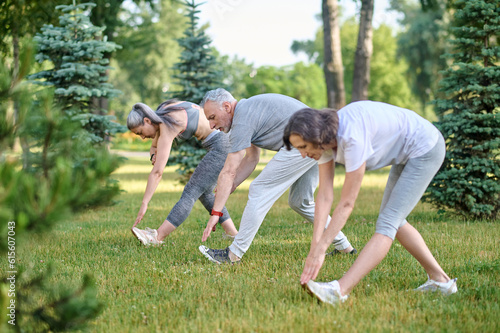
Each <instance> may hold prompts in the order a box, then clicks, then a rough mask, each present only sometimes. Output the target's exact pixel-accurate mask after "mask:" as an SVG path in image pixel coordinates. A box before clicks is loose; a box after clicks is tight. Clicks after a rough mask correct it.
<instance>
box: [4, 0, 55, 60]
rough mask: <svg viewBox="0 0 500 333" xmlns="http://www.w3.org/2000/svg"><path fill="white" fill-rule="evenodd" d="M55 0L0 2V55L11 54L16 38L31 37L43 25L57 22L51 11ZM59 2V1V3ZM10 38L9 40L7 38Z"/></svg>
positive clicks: (8, 0)
mask: <svg viewBox="0 0 500 333" xmlns="http://www.w3.org/2000/svg"><path fill="white" fill-rule="evenodd" d="M57 2H58V1H55V0H3V1H0V35H1V36H2V39H1V40H0V54H1V57H2V58H4V57H5V56H6V55H9V54H11V52H12V51H14V52H16V50H11V49H12V46H13V45H12V44H14V43H15V42H14V41H13V39H14V40H15V39H16V38H19V37H23V36H30V37H31V36H33V35H35V33H36V32H37V31H38V29H40V28H41V27H42V26H43V25H44V24H48V23H51V22H57V15H56V14H55V13H54V11H53V10H52V9H53V8H54V6H55V5H56V4H57ZM59 2H60V1H59ZM8 37H10V38H8Z"/></svg>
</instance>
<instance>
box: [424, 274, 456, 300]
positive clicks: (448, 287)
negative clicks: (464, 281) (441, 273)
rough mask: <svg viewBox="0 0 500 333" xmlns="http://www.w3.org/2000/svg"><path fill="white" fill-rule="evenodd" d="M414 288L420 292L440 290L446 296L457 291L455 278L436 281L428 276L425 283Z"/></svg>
mask: <svg viewBox="0 0 500 333" xmlns="http://www.w3.org/2000/svg"><path fill="white" fill-rule="evenodd" d="M415 290H417V291H422V292H429V291H430V292H434V291H440V292H441V293H442V294H443V295H445V296H448V295H451V294H454V293H456V292H457V278H454V279H451V280H450V281H448V282H437V281H434V280H431V279H430V278H429V279H428V280H427V282H426V283H424V284H423V285H421V286H420V287H418V288H417V289H415Z"/></svg>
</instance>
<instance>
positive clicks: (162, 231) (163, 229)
mask: <svg viewBox="0 0 500 333" xmlns="http://www.w3.org/2000/svg"><path fill="white" fill-rule="evenodd" d="M175 229H177V227H176V226H174V225H173V224H172V223H170V222H169V221H168V220H165V221H163V223H162V225H161V226H160V227H159V228H158V236H157V237H156V239H157V240H159V241H160V242H161V241H163V240H164V239H165V237H167V236H168V235H170V233H171V232H172V231H174V230H175Z"/></svg>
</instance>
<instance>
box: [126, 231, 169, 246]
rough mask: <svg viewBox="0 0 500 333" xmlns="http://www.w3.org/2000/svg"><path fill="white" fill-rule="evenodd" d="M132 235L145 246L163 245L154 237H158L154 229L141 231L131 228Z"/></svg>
mask: <svg viewBox="0 0 500 333" xmlns="http://www.w3.org/2000/svg"><path fill="white" fill-rule="evenodd" d="M132 233H133V234H134V236H135V237H137V239H138V240H140V241H141V243H142V244H144V245H146V246H150V245H153V246H155V245H156V246H157V245H161V244H163V242H160V241H159V240H158V239H157V238H156V237H158V231H157V230H156V229H151V228H146V229H145V230H141V229H138V228H132Z"/></svg>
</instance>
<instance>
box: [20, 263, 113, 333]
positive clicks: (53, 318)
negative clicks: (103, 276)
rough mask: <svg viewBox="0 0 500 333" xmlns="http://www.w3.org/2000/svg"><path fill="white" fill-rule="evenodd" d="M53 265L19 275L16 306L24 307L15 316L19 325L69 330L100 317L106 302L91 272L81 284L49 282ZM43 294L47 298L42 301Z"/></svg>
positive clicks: (41, 329) (26, 328)
mask: <svg viewBox="0 0 500 333" xmlns="http://www.w3.org/2000/svg"><path fill="white" fill-rule="evenodd" d="M53 274H54V268H53V266H52V265H49V266H48V267H47V269H46V270H45V271H43V272H42V273H40V274H39V275H36V276H34V277H31V276H27V275H29V273H28V272H20V274H19V275H18V276H17V279H18V283H17V285H18V291H17V294H16V300H17V306H18V307H19V308H21V309H23V311H20V312H19V313H18V316H17V317H16V321H17V325H18V326H19V327H22V330H23V331H26V332H28V331H29V332H47V331H50V332H66V331H70V330H76V329H81V328H84V327H85V326H86V325H87V322H88V321H89V320H91V319H94V318H95V317H97V316H98V315H99V314H100V313H101V312H102V310H103V308H104V304H103V303H101V302H100V301H98V300H97V297H96V296H97V288H96V283H95V280H94V279H93V278H92V277H91V276H90V275H88V274H85V275H84V276H83V279H82V284H81V286H79V287H78V288H76V289H75V288H69V287H68V286H65V285H57V287H54V286H51V285H50V282H49V281H50V279H51V277H52V276H53ZM40 298H46V302H44V303H43V304H40Z"/></svg>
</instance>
